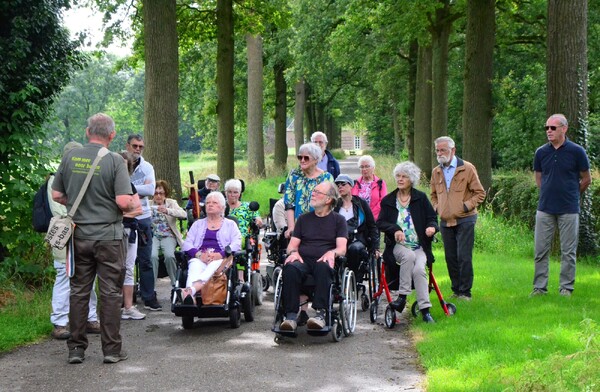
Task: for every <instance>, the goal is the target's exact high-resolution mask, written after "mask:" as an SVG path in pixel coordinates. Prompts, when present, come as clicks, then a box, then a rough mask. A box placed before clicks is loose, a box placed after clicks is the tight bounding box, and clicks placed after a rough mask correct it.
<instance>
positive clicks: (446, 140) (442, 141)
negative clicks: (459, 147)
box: [433, 136, 456, 148]
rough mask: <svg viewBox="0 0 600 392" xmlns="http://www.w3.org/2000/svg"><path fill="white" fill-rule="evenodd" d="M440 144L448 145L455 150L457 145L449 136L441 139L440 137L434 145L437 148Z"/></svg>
mask: <svg viewBox="0 0 600 392" xmlns="http://www.w3.org/2000/svg"><path fill="white" fill-rule="evenodd" d="M440 143H448V148H454V147H455V146H456V143H454V140H452V138H451V137H449V136H440V137H438V138H437V139H435V141H434V142H433V145H434V146H437V145H438V144H440Z"/></svg>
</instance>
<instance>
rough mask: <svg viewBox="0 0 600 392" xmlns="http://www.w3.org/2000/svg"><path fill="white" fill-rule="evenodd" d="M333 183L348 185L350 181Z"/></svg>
mask: <svg viewBox="0 0 600 392" xmlns="http://www.w3.org/2000/svg"><path fill="white" fill-rule="evenodd" d="M335 185H337V186H344V185H350V183H349V182H336V183H335Z"/></svg>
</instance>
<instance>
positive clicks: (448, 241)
mask: <svg viewBox="0 0 600 392" xmlns="http://www.w3.org/2000/svg"><path fill="white" fill-rule="evenodd" d="M434 144H435V153H436V155H437V160H438V162H439V164H440V165H439V166H437V167H435V168H434V169H433V172H432V174H431V183H430V185H431V204H432V205H433V208H434V209H435V211H436V212H437V213H438V215H439V216H440V220H441V222H440V223H441V224H440V231H441V233H442V239H443V241H444V251H445V254H446V265H447V267H448V275H449V276H450V281H451V282H452V291H453V292H454V294H453V295H452V297H453V298H459V299H464V300H467V301H470V300H471V288H472V286H473V243H474V242H475V223H476V222H477V206H479V205H480V204H481V203H482V202H483V200H484V199H485V190H484V189H483V186H482V185H481V182H479V177H478V176H477V169H475V166H473V164H471V163H469V162H467V161H465V160H463V159H460V158H459V157H457V156H456V155H455V154H456V147H455V143H454V140H452V139H451V138H449V137H447V136H442V137H439V138H437V139H435V142H434Z"/></svg>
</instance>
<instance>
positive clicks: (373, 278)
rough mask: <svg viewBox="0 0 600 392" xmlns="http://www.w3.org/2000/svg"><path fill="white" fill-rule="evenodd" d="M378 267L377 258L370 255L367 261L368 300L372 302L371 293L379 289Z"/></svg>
mask: <svg viewBox="0 0 600 392" xmlns="http://www.w3.org/2000/svg"><path fill="white" fill-rule="evenodd" d="M378 267H379V263H378V260H377V259H376V258H375V256H372V257H371V260H370V261H369V300H370V301H371V302H373V294H375V293H376V292H377V291H378V290H379V287H378V284H379V279H377V271H378Z"/></svg>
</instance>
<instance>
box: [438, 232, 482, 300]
mask: <svg viewBox="0 0 600 392" xmlns="http://www.w3.org/2000/svg"><path fill="white" fill-rule="evenodd" d="M475 223H476V222H474V221H473V222H463V223H460V224H458V225H456V226H452V227H444V226H442V227H440V232H441V233H442V239H443V240H444V252H445V255H446V266H447V267H448V275H449V276H450V281H451V282H452V291H453V292H454V294H456V295H466V296H468V297H470V296H471V288H472V287H473V245H474V243H475Z"/></svg>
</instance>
